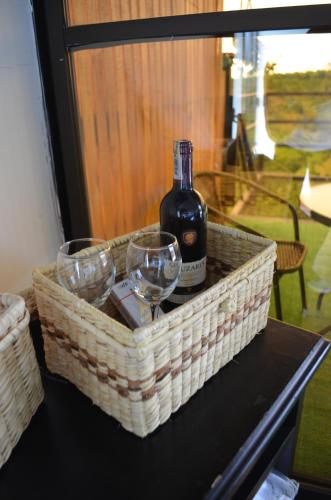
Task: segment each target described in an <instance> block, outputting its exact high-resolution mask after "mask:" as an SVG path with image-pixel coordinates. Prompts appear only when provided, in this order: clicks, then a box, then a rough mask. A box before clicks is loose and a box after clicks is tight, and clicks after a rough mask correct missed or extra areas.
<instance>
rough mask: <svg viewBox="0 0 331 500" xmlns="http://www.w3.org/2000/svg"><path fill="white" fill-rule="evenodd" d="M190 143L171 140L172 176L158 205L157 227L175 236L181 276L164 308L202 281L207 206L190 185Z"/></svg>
mask: <svg viewBox="0 0 331 500" xmlns="http://www.w3.org/2000/svg"><path fill="white" fill-rule="evenodd" d="M192 149H193V148H192V143H191V141H188V140H179V141H174V179H173V186H172V189H171V191H169V193H167V194H166V195H165V197H164V198H163V200H162V202H161V206H160V226H161V230H162V231H168V232H169V233H172V234H174V235H175V236H176V237H177V240H178V243H179V247H180V251H181V254H182V260H183V263H182V270H181V275H180V278H179V281H178V284H177V287H176V288H175V290H174V292H173V293H172V294H171V295H170V296H169V297H168V298H167V300H166V301H165V303H164V304H163V306H162V308H163V309H164V310H165V311H167V310H170V309H172V308H173V307H176V306H177V305H180V304H184V303H185V302H187V301H188V300H190V299H192V298H193V297H195V296H196V295H197V294H198V293H199V292H201V291H202V290H203V288H204V286H205V281H206V260H207V259H206V254H207V252H206V247H207V207H206V204H205V202H204V200H203V198H202V196H201V194H200V193H198V191H196V190H194V189H193V184H192Z"/></svg>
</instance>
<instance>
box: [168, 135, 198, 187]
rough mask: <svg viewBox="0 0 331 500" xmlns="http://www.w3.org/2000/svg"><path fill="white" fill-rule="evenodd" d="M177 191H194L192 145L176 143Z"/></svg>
mask: <svg viewBox="0 0 331 500" xmlns="http://www.w3.org/2000/svg"><path fill="white" fill-rule="evenodd" d="M173 187H174V188H175V189H182V190H192V189H193V185H192V143H191V142H190V141H175V143H174V182H173Z"/></svg>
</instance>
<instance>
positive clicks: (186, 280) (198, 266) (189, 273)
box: [177, 257, 207, 287]
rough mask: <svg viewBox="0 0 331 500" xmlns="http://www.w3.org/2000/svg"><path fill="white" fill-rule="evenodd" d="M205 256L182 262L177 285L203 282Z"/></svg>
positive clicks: (186, 285) (193, 284) (184, 285)
mask: <svg viewBox="0 0 331 500" xmlns="http://www.w3.org/2000/svg"><path fill="white" fill-rule="evenodd" d="M206 261H207V259H206V257H203V258H202V259H200V260H195V261H193V262H183V263H182V268H181V272H180V278H179V281H178V283H177V286H178V287H190V286H196V285H199V284H200V283H203V281H205V279H206Z"/></svg>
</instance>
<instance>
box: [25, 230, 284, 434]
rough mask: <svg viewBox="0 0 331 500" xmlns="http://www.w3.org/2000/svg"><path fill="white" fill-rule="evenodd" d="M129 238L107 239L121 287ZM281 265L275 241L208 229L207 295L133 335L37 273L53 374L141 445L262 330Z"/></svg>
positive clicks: (51, 275)
mask: <svg viewBox="0 0 331 500" xmlns="http://www.w3.org/2000/svg"><path fill="white" fill-rule="evenodd" d="M156 227H158V226H150V227H149V228H145V229H146V230H150V229H151V228H154V229H155V228H156ZM130 236H131V235H130V234H129V235H126V236H123V237H120V238H116V239H115V240H112V241H111V246H112V252H113V256H114V259H115V263H116V268H117V273H118V278H119V279H121V278H122V277H123V275H124V273H125V257H126V249H127V245H128V242H129V239H130ZM275 258H276V245H275V243H274V242H272V241H270V240H266V239H264V238H260V237H257V236H254V235H250V234H247V233H243V232H241V231H238V230H234V229H231V228H228V227H224V226H220V225H218V224H213V223H209V224H208V259H207V262H208V263H207V269H208V277H209V282H210V283H209V288H207V290H206V291H204V292H202V293H201V294H199V296H198V297H196V298H194V299H192V300H191V301H189V302H187V303H186V304H184V305H182V306H180V307H178V308H177V309H175V310H174V311H172V312H170V313H168V314H165V315H163V316H161V317H160V318H159V319H157V320H155V321H153V322H152V323H151V324H150V325H148V326H145V327H141V328H137V329H135V330H130V329H129V328H128V327H127V326H125V325H124V324H122V323H121V322H120V319H119V318H118V315H117V311H116V310H115V308H114V307H113V306H112V305H111V304H109V309H108V311H107V314H106V313H105V312H102V311H100V310H97V309H96V308H94V307H93V306H91V305H90V304H88V303H87V302H85V301H84V300H81V299H79V298H78V297H76V296H74V295H73V294H72V293H70V292H69V291H67V290H65V289H64V288H62V287H61V286H59V285H58V283H57V280H56V266H55V264H52V265H51V266H48V267H47V268H44V269H39V270H35V272H34V289H35V295H36V301H37V306H38V312H39V318H40V321H41V324H42V331H43V337H44V346H45V354H46V362H47V366H48V368H49V369H50V370H51V371H52V372H56V373H58V374H60V375H62V376H64V377H66V378H67V379H69V380H70V381H71V382H73V383H74V384H75V385H76V386H77V387H78V388H79V389H80V390H81V391H82V392H83V393H84V394H86V395H87V396H89V397H90V398H91V399H92V401H93V402H94V403H95V404H96V405H98V406H99V407H100V408H102V409H103V410H104V411H105V412H106V413H108V414H109V415H112V416H113V417H115V418H116V419H117V420H118V421H119V422H121V424H122V425H123V427H124V428H125V429H127V430H129V431H132V432H133V433H135V434H137V435H138V436H141V437H144V436H146V435H147V434H149V433H150V432H152V431H153V430H154V429H156V428H157V427H158V426H159V425H160V424H161V423H163V422H165V421H166V420H167V419H168V418H169V417H170V415H171V413H172V412H174V411H176V410H177V409H178V408H179V407H180V406H181V405H183V404H184V403H185V402H186V401H188V399H189V398H190V397H191V396H192V395H193V394H194V393H195V392H196V391H197V390H198V389H199V388H201V387H202V386H203V384H204V383H205V382H206V380H208V379H209V378H210V377H211V376H212V375H214V374H215V373H217V372H218V370H219V369H220V368H221V367H222V366H224V365H225V364H226V363H228V362H229V361H230V360H231V359H232V358H233V356H235V355H236V354H237V353H238V352H239V351H240V350H241V349H243V347H245V346H246V345H247V344H248V343H249V342H250V341H251V340H252V338H253V337H254V336H255V335H256V334H257V333H259V332H260V331H261V330H262V329H263V328H264V327H265V326H266V323H267V316H268V309H269V300H270V292H271V285H272V276H273V269H274V261H275ZM229 271H231V272H229ZM224 276H225V277H224Z"/></svg>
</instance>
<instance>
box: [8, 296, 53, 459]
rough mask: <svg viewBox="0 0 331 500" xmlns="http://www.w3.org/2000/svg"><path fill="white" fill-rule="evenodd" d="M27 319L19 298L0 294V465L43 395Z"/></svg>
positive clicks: (27, 316)
mask: <svg viewBox="0 0 331 500" xmlns="http://www.w3.org/2000/svg"><path fill="white" fill-rule="evenodd" d="M29 318H30V316H29V313H28V311H27V310H26V308H25V302H24V300H23V299H22V298H21V297H18V296H16V295H11V294H1V295H0V467H1V466H2V465H3V464H4V463H5V462H6V460H7V459H8V457H9V455H10V454H11V452H12V450H13V448H14V446H15V445H16V443H17V442H18V440H19V438H20V436H21V434H22V432H23V431H24V429H25V428H26V427H27V426H28V424H29V422H30V420H31V418H32V416H33V415H34V413H35V412H36V410H37V408H38V406H39V405H40V403H41V401H42V400H43V397H44V393H43V388H42V384H41V379H40V373H39V368H38V365H37V361H36V357H35V352H34V349H33V345H32V340H31V337H30V333H29Z"/></svg>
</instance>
